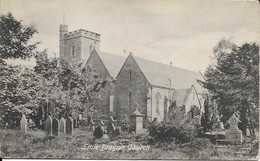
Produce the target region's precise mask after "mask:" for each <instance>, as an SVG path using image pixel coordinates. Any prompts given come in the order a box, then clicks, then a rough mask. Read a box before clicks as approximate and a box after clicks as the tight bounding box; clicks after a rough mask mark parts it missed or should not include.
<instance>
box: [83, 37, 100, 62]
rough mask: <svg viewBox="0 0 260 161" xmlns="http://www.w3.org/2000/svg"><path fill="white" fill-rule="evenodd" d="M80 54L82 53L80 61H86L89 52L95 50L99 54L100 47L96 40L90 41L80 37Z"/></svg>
mask: <svg viewBox="0 0 260 161" xmlns="http://www.w3.org/2000/svg"><path fill="white" fill-rule="evenodd" d="M81 41H82V43H81V50H82V51H81V52H82V53H84V54H83V55H82V56H81V59H82V60H88V58H89V56H90V54H91V52H92V51H93V49H94V48H95V50H96V51H97V52H99V49H100V46H99V44H100V43H99V41H98V40H92V39H87V38H85V37H81Z"/></svg>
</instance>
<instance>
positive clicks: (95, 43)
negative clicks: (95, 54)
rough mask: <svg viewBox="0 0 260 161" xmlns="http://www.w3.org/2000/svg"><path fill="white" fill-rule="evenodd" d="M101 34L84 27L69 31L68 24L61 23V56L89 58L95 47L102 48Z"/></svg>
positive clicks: (64, 57)
mask: <svg viewBox="0 0 260 161" xmlns="http://www.w3.org/2000/svg"><path fill="white" fill-rule="evenodd" d="M100 36H101V35H100V34H98V33H95V32H91V31H88V30H84V29H80V30H75V31H72V32H68V26H67V25H60V58H61V59H66V60H70V59H72V58H76V59H80V60H87V59H88V57H89V56H90V54H91V52H92V51H93V50H94V49H95V50H97V51H99V50H100Z"/></svg>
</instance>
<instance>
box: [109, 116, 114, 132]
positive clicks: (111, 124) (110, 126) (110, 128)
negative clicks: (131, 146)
mask: <svg viewBox="0 0 260 161" xmlns="http://www.w3.org/2000/svg"><path fill="white" fill-rule="evenodd" d="M115 129H116V127H115V120H114V118H113V116H110V117H109V121H108V125H107V133H113V131H115Z"/></svg>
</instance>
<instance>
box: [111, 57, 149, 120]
mask: <svg viewBox="0 0 260 161" xmlns="http://www.w3.org/2000/svg"><path fill="white" fill-rule="evenodd" d="M148 88H149V84H148V82H147V80H146V78H145V76H144V75H143V73H142V71H141V70H140V68H139V67H138V65H137V64H136V62H135V60H134V59H133V56H132V55H131V54H130V55H129V56H128V58H127V59H126V62H125V63H124V65H123V67H122V68H121V70H120V72H119V74H118V76H117V84H116V94H117V95H116V96H115V103H116V113H117V115H116V116H117V119H120V120H122V119H123V116H124V114H126V115H128V116H129V114H131V113H133V112H134V111H135V105H136V104H138V105H139V107H140V108H139V111H140V112H141V113H142V114H144V115H145V116H146V114H147V94H148ZM130 97H131V99H130Z"/></svg>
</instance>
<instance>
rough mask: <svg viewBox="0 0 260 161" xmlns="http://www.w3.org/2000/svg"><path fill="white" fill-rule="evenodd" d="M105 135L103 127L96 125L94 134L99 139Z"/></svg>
mask: <svg viewBox="0 0 260 161" xmlns="http://www.w3.org/2000/svg"><path fill="white" fill-rule="evenodd" d="M103 135H104V131H103V130H102V128H101V127H100V126H98V127H96V128H95V130H94V132H93V136H94V137H95V138H97V139H100V138H102V137H103Z"/></svg>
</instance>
